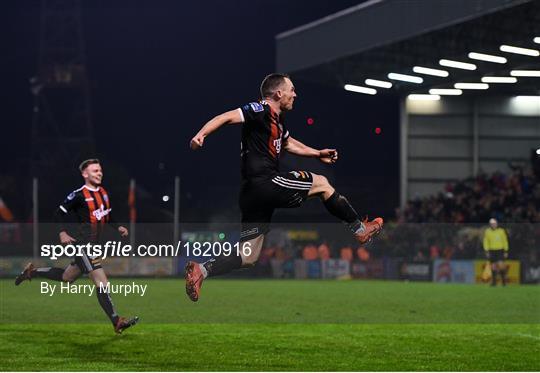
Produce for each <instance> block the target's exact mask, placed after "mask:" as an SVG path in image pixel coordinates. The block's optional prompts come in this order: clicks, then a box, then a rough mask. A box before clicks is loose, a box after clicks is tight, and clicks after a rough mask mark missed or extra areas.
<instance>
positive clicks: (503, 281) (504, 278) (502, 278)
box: [500, 269, 506, 285]
mask: <svg viewBox="0 0 540 373" xmlns="http://www.w3.org/2000/svg"><path fill="white" fill-rule="evenodd" d="M500 273H501V280H502V284H503V285H506V269H501V270H500Z"/></svg>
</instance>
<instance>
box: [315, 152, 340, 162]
mask: <svg viewBox="0 0 540 373" xmlns="http://www.w3.org/2000/svg"><path fill="white" fill-rule="evenodd" d="M319 159H320V160H321V162H324V163H336V161H337V160H338V152H337V150H336V149H323V150H320V151H319Z"/></svg>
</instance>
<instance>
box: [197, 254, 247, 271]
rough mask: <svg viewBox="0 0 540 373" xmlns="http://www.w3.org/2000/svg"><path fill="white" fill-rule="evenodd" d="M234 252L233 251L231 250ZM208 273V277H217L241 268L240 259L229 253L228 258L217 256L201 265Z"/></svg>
mask: <svg viewBox="0 0 540 373" xmlns="http://www.w3.org/2000/svg"><path fill="white" fill-rule="evenodd" d="M233 250H234V249H233ZM203 266H204V268H206V271H207V272H208V277H211V276H219V275H224V274H226V273H229V272H231V271H233V270H235V269H238V268H240V267H242V257H241V256H239V255H234V254H232V253H231V255H229V256H225V255H222V256H218V257H217V258H212V259H210V260H209V261H207V262H205V263H204V264H203Z"/></svg>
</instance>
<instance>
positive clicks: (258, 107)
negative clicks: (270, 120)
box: [249, 102, 264, 113]
mask: <svg viewBox="0 0 540 373" xmlns="http://www.w3.org/2000/svg"><path fill="white" fill-rule="evenodd" d="M249 106H251V110H253V111H254V112H256V113H259V112H261V111H263V110H264V107H263V106H262V105H261V104H259V103H258V102H250V103H249Z"/></svg>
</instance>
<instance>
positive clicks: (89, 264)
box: [71, 250, 102, 274]
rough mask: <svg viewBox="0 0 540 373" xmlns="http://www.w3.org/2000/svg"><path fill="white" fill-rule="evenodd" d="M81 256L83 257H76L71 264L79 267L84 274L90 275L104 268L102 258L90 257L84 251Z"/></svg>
mask: <svg viewBox="0 0 540 373" xmlns="http://www.w3.org/2000/svg"><path fill="white" fill-rule="evenodd" d="M81 254H82V256H78V255H77V256H74V257H73V260H72V261H71V264H72V265H76V266H77V267H79V269H80V270H81V272H82V273H84V274H88V273H90V272H92V271H94V270H96V269H99V268H102V267H101V258H100V257H94V258H92V257H89V256H88V255H86V253H85V252H84V250H82V252H81Z"/></svg>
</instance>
